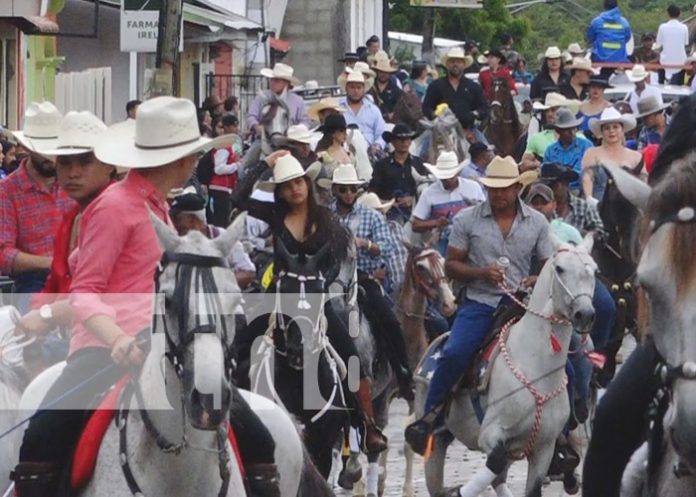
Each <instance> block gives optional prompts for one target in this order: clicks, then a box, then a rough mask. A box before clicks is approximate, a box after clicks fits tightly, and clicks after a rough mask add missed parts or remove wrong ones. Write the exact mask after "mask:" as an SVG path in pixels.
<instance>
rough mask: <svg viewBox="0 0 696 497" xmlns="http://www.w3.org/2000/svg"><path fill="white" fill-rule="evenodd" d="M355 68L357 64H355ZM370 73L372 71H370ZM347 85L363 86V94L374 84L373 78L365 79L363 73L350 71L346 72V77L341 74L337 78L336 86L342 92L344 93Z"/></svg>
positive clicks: (355, 70) (354, 70)
mask: <svg viewBox="0 0 696 497" xmlns="http://www.w3.org/2000/svg"><path fill="white" fill-rule="evenodd" d="M355 65H356V66H357V65H358V64H355ZM370 72H372V71H370ZM348 83H362V84H363V85H365V92H368V91H370V88H372V85H374V84H375V78H372V77H370V78H367V79H366V78H365V74H364V73H363V71H360V70H357V69H353V70H352V71H351V70H349V71H348V75H347V76H346V75H345V74H341V75H340V76H339V77H338V85H339V86H340V87H341V89H342V90H343V91H346V86H347V85H348Z"/></svg>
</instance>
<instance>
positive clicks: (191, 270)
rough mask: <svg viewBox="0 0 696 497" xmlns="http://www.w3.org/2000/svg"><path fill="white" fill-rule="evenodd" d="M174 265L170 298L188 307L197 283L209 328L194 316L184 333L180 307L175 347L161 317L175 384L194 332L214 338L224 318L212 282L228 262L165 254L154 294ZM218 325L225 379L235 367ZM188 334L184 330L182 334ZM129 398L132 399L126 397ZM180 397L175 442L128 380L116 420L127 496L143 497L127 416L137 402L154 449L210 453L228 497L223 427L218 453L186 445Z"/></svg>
mask: <svg viewBox="0 0 696 497" xmlns="http://www.w3.org/2000/svg"><path fill="white" fill-rule="evenodd" d="M171 263H174V264H177V268H176V275H177V276H176V286H175V290H174V298H175V299H178V300H179V301H180V302H184V303H187V302H189V299H190V297H191V281H192V279H193V278H195V292H196V295H201V292H200V290H202V291H203V294H204V295H205V299H206V303H207V304H208V307H207V310H208V314H207V323H206V324H201V318H200V315H199V314H198V313H197V314H196V316H195V318H194V319H195V326H194V327H193V328H191V329H187V326H188V320H189V314H188V308H187V307H186V306H182V308H181V309H180V312H179V313H178V315H177V321H178V329H179V336H178V343H177V342H175V341H174V339H173V338H172V336H171V333H170V330H169V327H168V326H167V320H166V319H165V318H164V317H163V318H162V327H163V328H164V336H165V339H166V341H167V348H168V351H167V352H166V353H165V358H166V359H167V361H168V362H169V363H170V364H171V366H172V367H173V368H174V371H175V374H176V375H177V377H178V378H179V379H181V377H182V375H183V374H184V370H183V353H184V351H185V349H186V347H188V345H189V344H190V343H191V341H193V340H194V339H195V335H196V334H197V333H216V332H217V331H216V326H215V321H216V319H215V318H216V316H218V315H221V314H222V304H221V302H220V299H219V297H218V295H217V293H218V288H217V284H216V283H215V279H214V277H213V272H212V269H213V268H216V267H221V268H228V267H229V265H228V263H227V260H226V259H224V258H222V257H212V256H204V255H197V254H183V253H169V252H165V254H164V255H163V257H162V261H161V262H160V265H159V266H158V268H157V271H156V273H155V293H156V294H158V293H159V290H160V287H159V278H160V277H161V275H162V274H163V273H164V270H165V269H166V267H167V266H168V265H169V264H171ZM220 322H221V325H222V337H223V340H224V347H223V348H224V350H225V367H226V374H230V372H231V370H232V367H233V364H232V361H231V359H230V358H229V354H228V351H227V346H226V345H227V344H228V343H229V340H228V339H229V334H228V329H227V325H226V323H225V320H224V319H221V320H220ZM182 330H186V331H182ZM156 331H157V319H155V320H154V324H153V329H152V333H153V334H154V333H155V332H156ZM126 393H129V394H130V395H126ZM183 396H184V393H183V390H182V395H181V404H182V438H181V442H179V443H176V444H175V443H173V442H171V441H169V440H168V439H167V437H165V436H164V435H163V434H162V433H161V432H160V431H159V430H158V429H157V427H156V426H155V424H154V422H153V421H152V418H151V417H150V415H149V414H148V412H147V410H146V409H145V407H144V406H145V400H144V398H143V394H142V391H141V390H140V386H139V385H138V382H137V381H135V379H132V380H131V381H130V383H129V384H128V389H127V390H126V392H124V395H122V397H121V403H120V407H119V412H118V415H117V416H116V427H117V429H118V431H119V458H120V461H121V470H122V472H123V476H124V478H125V479H126V483H127V485H128V488H129V490H130V491H131V493H132V494H133V495H134V496H136V497H142V496H143V495H144V494H143V492H142V490H141V488H140V486H139V485H138V483H137V481H136V479H135V475H134V474H133V470H132V469H131V467H130V463H129V462H128V450H127V449H128V447H127V442H128V437H127V434H128V417H129V412H130V411H129V409H128V407H127V403H128V401H129V400H130V399H131V398H132V397H135V401H136V403H137V404H138V405H139V406H140V408H139V414H140V417H141V419H142V421H143V425H144V426H145V429H146V431H147V432H148V433H149V434H150V435H151V436H152V437H153V438H154V439H155V443H156V445H157V447H158V448H159V449H160V450H161V451H162V452H164V453H167V454H172V453H173V454H179V453H180V452H181V451H182V450H183V449H185V448H187V447H188V448H191V449H194V450H201V451H206V452H214V453H217V455H218V463H219V470H220V478H221V479H222V484H221V488H220V491H219V492H218V497H223V496H225V495H227V491H228V488H229V485H230V477H231V475H230V471H229V468H228V467H227V466H228V463H229V460H230V458H229V454H228V453H227V433H226V428H227V425H226V424H223V426H221V427H219V428H218V430H217V433H216V442H217V449H216V450H215V449H208V448H205V447H195V446H193V445H191V443H190V442H189V441H188V439H187V436H186V433H187V429H186V410H185V407H184V403H185V400H184V398H183Z"/></svg>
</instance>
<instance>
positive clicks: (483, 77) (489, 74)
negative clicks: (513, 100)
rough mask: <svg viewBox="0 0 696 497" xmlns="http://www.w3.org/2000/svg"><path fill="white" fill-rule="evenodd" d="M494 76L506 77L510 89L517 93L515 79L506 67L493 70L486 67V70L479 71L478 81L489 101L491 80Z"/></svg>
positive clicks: (491, 96) (491, 98) (491, 95)
mask: <svg viewBox="0 0 696 497" xmlns="http://www.w3.org/2000/svg"><path fill="white" fill-rule="evenodd" d="M496 78H503V79H506V80H507V84H508V88H509V89H510V91H512V92H514V93H515V94H517V86H516V85H515V80H514V79H513V77H512V74H510V71H509V69H508V68H507V67H499V68H498V70H497V71H495V72H493V71H492V70H490V69H488V70H487V71H481V72H480V73H479V83H481V89H482V90H483V94H484V95H485V96H486V98H487V99H488V101H489V102H490V101H491V100H493V80H494V79H496Z"/></svg>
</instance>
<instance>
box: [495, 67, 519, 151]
mask: <svg viewBox="0 0 696 497" xmlns="http://www.w3.org/2000/svg"><path fill="white" fill-rule="evenodd" d="M510 90H511V88H509V87H508V84H507V80H505V79H504V78H494V79H493V100H492V101H491V116H490V118H489V120H488V126H487V127H486V139H488V142H489V143H491V144H492V145H495V148H496V151H497V154H498V155H501V156H506V155H513V154H514V152H515V145H516V144H517V139H518V138H519V137H520V133H521V131H522V126H521V125H520V119H519V117H518V115H517V109H516V108H515V102H514V100H513V99H512V94H511V93H510Z"/></svg>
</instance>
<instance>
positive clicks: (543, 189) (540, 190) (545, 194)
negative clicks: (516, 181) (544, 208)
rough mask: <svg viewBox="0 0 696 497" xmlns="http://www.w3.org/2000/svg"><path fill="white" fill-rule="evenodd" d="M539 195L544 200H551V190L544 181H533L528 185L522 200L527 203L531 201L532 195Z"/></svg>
mask: <svg viewBox="0 0 696 497" xmlns="http://www.w3.org/2000/svg"><path fill="white" fill-rule="evenodd" d="M536 196H541V198H543V199H544V200H545V201H546V202H551V201H553V190H551V188H550V187H549V186H548V185H545V184H544V183H534V184H533V185H532V186H530V187H529V192H528V193H527V196H526V197H525V199H524V201H525V202H526V203H528V204H531V203H532V200H534V197H536Z"/></svg>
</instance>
